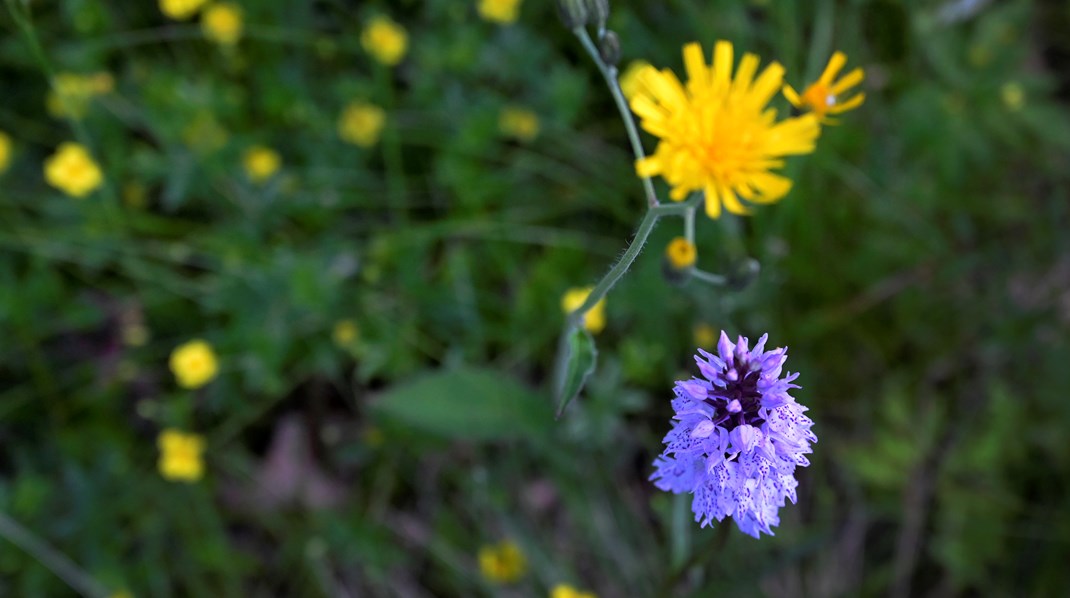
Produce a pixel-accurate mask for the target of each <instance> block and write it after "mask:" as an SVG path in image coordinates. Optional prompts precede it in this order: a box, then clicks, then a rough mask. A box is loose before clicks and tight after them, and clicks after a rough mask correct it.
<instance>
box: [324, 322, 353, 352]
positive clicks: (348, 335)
mask: <svg viewBox="0 0 1070 598" xmlns="http://www.w3.org/2000/svg"><path fill="white" fill-rule="evenodd" d="M358 334H359V331H358V330H357V324H356V322H354V321H353V320H339V321H337V322H335V324H334V328H333V329H332V330H331V338H332V339H334V344H336V345H338V346H339V347H343V348H345V347H349V346H350V345H352V344H353V341H355V340H357V335H358Z"/></svg>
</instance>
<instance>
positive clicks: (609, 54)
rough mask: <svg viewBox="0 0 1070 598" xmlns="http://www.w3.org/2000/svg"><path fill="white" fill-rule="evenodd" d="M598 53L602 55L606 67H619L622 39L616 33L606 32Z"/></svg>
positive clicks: (599, 44)
mask: <svg viewBox="0 0 1070 598" xmlns="http://www.w3.org/2000/svg"><path fill="white" fill-rule="evenodd" d="M598 53H599V54H601V55H602V62H604V63H606V66H617V63H618V62H620V38H619V37H617V34H616V33H613V32H612V31H606V34H605V35H603V36H602V40H601V41H600V42H599V43H598Z"/></svg>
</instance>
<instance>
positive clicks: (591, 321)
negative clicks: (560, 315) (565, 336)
mask: <svg viewBox="0 0 1070 598" xmlns="http://www.w3.org/2000/svg"><path fill="white" fill-rule="evenodd" d="M593 290H594V287H584V288H574V289H569V290H568V291H566V292H565V295H564V296H563V297H561V310H562V311H564V312H565V314H566V315H568V314H571V313H572V312H574V311H576V310H577V309H579V308H580V306H582V305H583V302H584V301H586V300H587V295H590V294H591V291H593ZM583 326H584V328H586V329H587V330H589V331H590V332H591V333H593V334H598V333H599V332H602V329H603V328H605V327H606V298H605V297H603V298H602V299H600V300H599V301H598V303H595V304H594V307H592V308H591V309H589V310H588V311H587V313H586V314H584V315H583Z"/></svg>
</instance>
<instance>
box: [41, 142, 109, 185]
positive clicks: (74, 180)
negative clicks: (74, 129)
mask: <svg viewBox="0 0 1070 598" xmlns="http://www.w3.org/2000/svg"><path fill="white" fill-rule="evenodd" d="M45 181H47V182H48V184H49V185H52V186H53V187H55V188H57V189H59V190H60V191H63V192H64V193H66V194H67V195H70V196H71V197H78V198H82V197H85V196H86V195H89V194H90V193H92V192H93V190H94V189H96V188H97V187H100V185H101V184H102V183H103V182H104V175H103V173H101V171H100V167H99V166H97V163H96V162H94V161H93V157H92V156H90V155H89V151H88V150H86V149H85V147H83V146H81V145H78V144H77V143H71V142H66V143H62V144H60V146H59V149H57V150H56V153H54V154H52V155H51V156H50V157H49V158H48V159H47V160H45Z"/></svg>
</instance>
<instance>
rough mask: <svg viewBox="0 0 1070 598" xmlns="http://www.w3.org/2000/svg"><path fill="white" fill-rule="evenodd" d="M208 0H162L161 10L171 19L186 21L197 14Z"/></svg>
mask: <svg viewBox="0 0 1070 598" xmlns="http://www.w3.org/2000/svg"><path fill="white" fill-rule="evenodd" d="M205 2H207V0H160V12H162V13H163V14H164V16H166V17H167V18H169V19H174V20H176V21H185V20H186V19H188V18H190V17H192V16H193V15H195V14H197V11H198V10H200V9H201V7H202V6H204V3H205Z"/></svg>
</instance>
